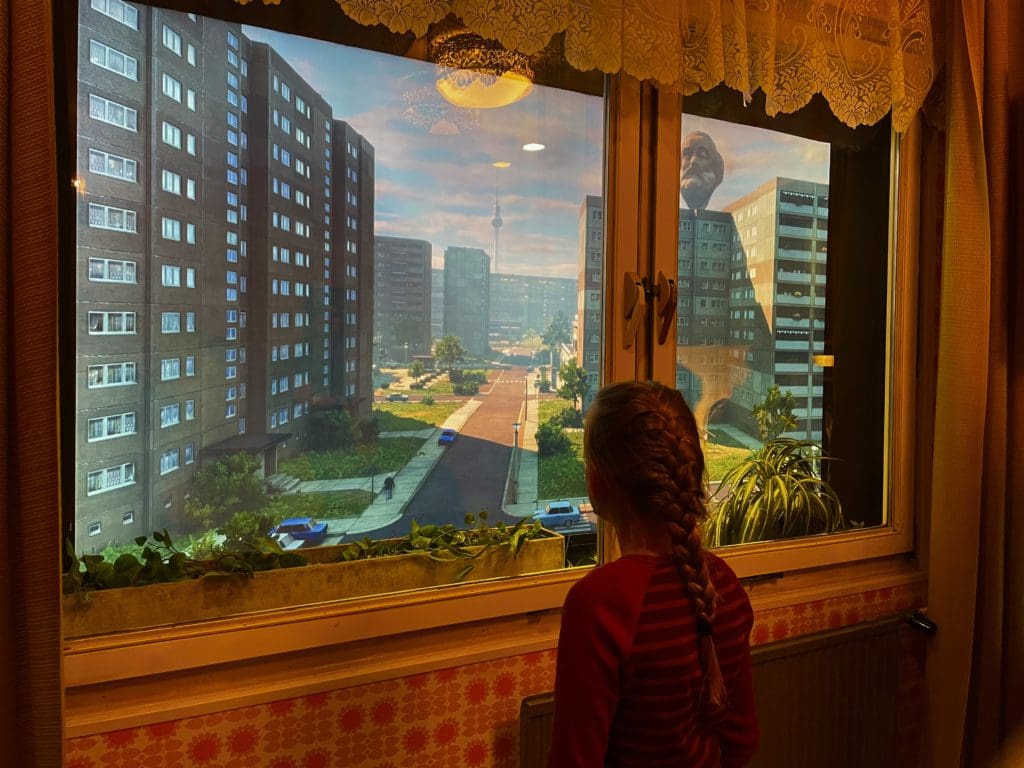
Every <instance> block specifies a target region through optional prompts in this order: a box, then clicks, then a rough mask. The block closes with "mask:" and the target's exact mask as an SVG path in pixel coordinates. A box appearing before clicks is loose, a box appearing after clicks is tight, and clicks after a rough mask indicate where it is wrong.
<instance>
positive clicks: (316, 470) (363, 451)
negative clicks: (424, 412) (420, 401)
mask: <svg viewBox="0 0 1024 768" xmlns="http://www.w3.org/2000/svg"><path fill="white" fill-rule="evenodd" d="M428 426H429V425H428ZM414 428H415V427H414ZM424 442H425V441H424V440H423V439H421V438H418V437H392V438H386V439H382V440H378V441H377V442H375V443H371V444H369V445H360V446H358V447H357V448H355V449H352V450H348V451H322V452H317V451H307V452H306V453H302V454H299V455H298V456H296V457H295V458H293V459H288V460H287V461H282V462H281V465H280V470H281V472H284V473H285V474H288V475H292V476H293V477H297V478H299V479H300V480H343V479H345V478H347V477H365V476H367V475H369V474H370V471H371V470H374V472H375V474H378V475H382V474H386V473H388V472H397V471H398V470H400V469H401V468H402V467H404V466H405V465H406V464H408V463H409V460H410V459H411V458H412V457H413V456H415V455H416V454H417V453H419V451H420V449H421V448H422V447H423V443H424Z"/></svg>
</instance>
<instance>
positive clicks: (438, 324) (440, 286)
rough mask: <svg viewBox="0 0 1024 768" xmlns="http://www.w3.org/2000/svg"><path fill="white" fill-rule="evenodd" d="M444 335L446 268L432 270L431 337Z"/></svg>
mask: <svg viewBox="0 0 1024 768" xmlns="http://www.w3.org/2000/svg"><path fill="white" fill-rule="evenodd" d="M443 335H444V270H443V269H431V270H430V338H431V339H440V338H441V337H442V336H443Z"/></svg>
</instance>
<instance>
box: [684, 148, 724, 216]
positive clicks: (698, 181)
mask: <svg viewBox="0 0 1024 768" xmlns="http://www.w3.org/2000/svg"><path fill="white" fill-rule="evenodd" d="M724 177H725V162H724V161H723V160H722V156H721V155H720V154H719V153H718V148H717V147H716V146H715V142H714V141H713V140H712V139H711V137H710V136H708V135H707V134H706V133H704V132H703V131H694V132H693V133H691V134H690V135H689V136H687V137H686V139H685V140H684V141H683V162H682V168H681V170H680V172H679V190H680V192H681V193H682V195H683V200H685V201H686V204H687V205H688V206H689V207H690V208H692V209H694V210H703V209H704V208H707V205H708V201H709V200H710V199H711V195H712V194H713V193H714V191H715V190H716V189H717V188H718V185H719V184H721V183H722V179H723V178H724Z"/></svg>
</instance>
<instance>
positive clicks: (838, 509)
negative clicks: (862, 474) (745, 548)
mask: <svg viewBox="0 0 1024 768" xmlns="http://www.w3.org/2000/svg"><path fill="white" fill-rule="evenodd" d="M828 460H829V459H828V458H827V457H824V456H822V455H821V451H820V448H819V447H818V446H817V445H816V444H814V443H812V442H808V441H806V440H793V439H791V438H786V437H779V438H775V439H774V440H769V441H768V442H766V443H765V444H764V445H763V446H761V447H760V448H758V449H757V450H755V451H753V452H751V453H750V455H749V456H748V457H746V458H745V459H743V460H742V461H741V462H740V463H738V464H737V465H736V466H734V467H733V468H732V469H730V470H729V471H728V472H726V473H725V475H724V476H723V478H722V486H723V487H724V488H726V489H728V495H727V496H726V497H725V498H724V499H723V500H722V501H720V502H718V503H717V504H714V505H713V506H712V508H711V510H710V512H709V515H708V519H707V520H706V521H705V523H704V525H703V532H704V543H705V545H706V546H709V547H721V546H726V545H729V544H744V543H748V542H752V541H767V540H770V539H785V538H791V537H795V536H810V535H812V534H816V533H833V532H835V531H840V530H843V529H844V528H845V527H846V523H845V521H844V519H843V513H842V505H841V504H840V501H839V497H838V496H837V495H836V492H835V491H834V490H833V489H832V487H831V486H830V485H829V484H828V483H827V482H825V481H824V480H823V479H822V478H821V477H820V476H819V475H818V472H817V471H816V466H815V465H816V464H817V463H818V462H821V461H828Z"/></svg>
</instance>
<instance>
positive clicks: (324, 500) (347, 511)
mask: <svg viewBox="0 0 1024 768" xmlns="http://www.w3.org/2000/svg"><path fill="white" fill-rule="evenodd" d="M371 501H373V495H372V494H371V493H370V492H369V491H331V492H330V493H299V494H291V495H288V496H278V497H277V502H278V504H281V505H282V506H283V507H284V508H285V509H287V510H288V512H287V516H288V517H313V518H316V519H317V520H320V519H324V518H329V519H333V518H343V517H355V516H356V515H358V514H359V513H360V512H362V511H363V510H364V509H366V508H367V507H368V506H369V505H370V502H371Z"/></svg>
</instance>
